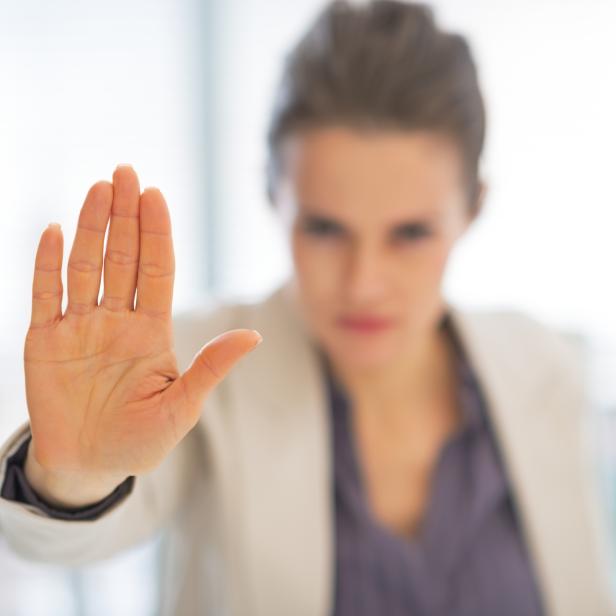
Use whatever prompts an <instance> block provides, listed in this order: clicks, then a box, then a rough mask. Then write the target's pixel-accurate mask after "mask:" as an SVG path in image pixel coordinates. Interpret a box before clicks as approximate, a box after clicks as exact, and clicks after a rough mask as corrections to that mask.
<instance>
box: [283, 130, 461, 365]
mask: <svg viewBox="0 0 616 616" xmlns="http://www.w3.org/2000/svg"><path fill="white" fill-rule="evenodd" d="M461 163H462V161H461V158H460V153H459V150H458V149H457V148H456V146H455V144H454V142H453V141H452V140H450V139H449V138H447V137H445V136H442V135H440V134H438V133H435V132H423V131H421V132H420V131H414V132H402V131H390V132H386V131H381V132H371V133H368V132H361V131H359V130H354V129H349V128H343V127H327V128H318V129H313V130H311V131H307V132H302V133H297V134H295V135H294V136H292V137H291V138H289V139H288V140H287V141H286V143H285V146H284V149H283V168H284V173H283V177H282V178H281V179H280V182H279V185H278V191H277V194H276V204H277V207H278V210H279V212H280V214H281V216H282V219H283V221H284V223H285V227H286V229H287V230H288V235H289V241H290V246H291V253H292V257H293V263H294V270H295V283H296V290H297V292H298V298H299V300H300V307H301V309H302V311H303V313H304V317H305V319H306V320H307V322H308V324H309V326H310V329H311V331H312V333H313V334H314V335H315V336H316V338H317V340H318V342H319V343H320V345H321V346H322V348H323V349H324V350H325V352H326V353H327V354H328V355H329V356H330V357H331V358H334V359H335V360H336V361H338V362H343V363H344V364H345V365H347V366H352V367H359V368H367V367H372V366H377V365H383V364H385V363H389V362H392V361H395V359H396V358H397V357H401V356H403V354H404V353H405V351H408V349H409V348H410V346H409V345H412V344H413V342H414V341H416V340H419V339H422V340H425V336H426V335H427V334H429V333H430V332H431V331H435V327H436V325H437V323H438V320H439V319H440V317H441V315H442V309H443V300H442V297H441V283H442V281H443V276H444V273H445V268H446V265H447V261H448V258H449V255H450V253H451V251H452V248H453V247H454V245H455V243H456V241H457V240H458V239H459V238H460V236H461V235H462V234H463V233H464V231H465V230H466V229H467V227H468V225H469V223H470V222H471V216H470V214H469V209H468V203H467V201H466V199H465V184H464V180H463V169H462V164H461Z"/></svg>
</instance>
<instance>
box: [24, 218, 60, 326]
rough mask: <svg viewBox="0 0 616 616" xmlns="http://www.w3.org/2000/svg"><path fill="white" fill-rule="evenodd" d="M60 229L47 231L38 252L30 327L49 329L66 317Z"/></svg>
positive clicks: (52, 227)
mask: <svg viewBox="0 0 616 616" xmlns="http://www.w3.org/2000/svg"><path fill="white" fill-rule="evenodd" d="M63 246H64V240H63V236H62V231H61V229H60V225H54V224H51V225H49V226H48V227H47V229H45V231H43V234H42V236H41V239H40V241H39V245H38V249H37V251H36V260H35V264H34V280H33V283H32V317H31V320H30V327H31V328H36V327H48V326H49V325H53V324H54V323H55V322H56V321H58V320H59V319H60V318H61V317H62V291H63V289H62V253H63Z"/></svg>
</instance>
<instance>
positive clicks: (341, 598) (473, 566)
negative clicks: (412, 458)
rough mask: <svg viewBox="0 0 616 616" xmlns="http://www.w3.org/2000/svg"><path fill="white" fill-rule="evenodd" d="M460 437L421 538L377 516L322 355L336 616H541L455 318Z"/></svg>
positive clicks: (443, 459)
mask: <svg viewBox="0 0 616 616" xmlns="http://www.w3.org/2000/svg"><path fill="white" fill-rule="evenodd" d="M441 327H442V328H444V329H445V331H446V333H447V335H448V339H449V340H450V342H451V344H452V345H453V349H454V353H455V355H454V356H455V358H456V367H457V375H458V391H459V396H460V401H461V406H462V409H463V422H462V426H461V428H460V429H459V430H458V432H457V433H455V434H454V435H453V436H452V437H451V438H450V439H449V440H448V441H447V442H446V444H445V445H444V446H443V448H442V450H441V452H440V455H439V458H438V461H437V465H436V468H435V472H434V475H433V482H432V486H431V492H430V496H429V502H428V506H427V512H426V515H425V519H424V521H423V524H422V527H421V529H420V531H419V534H418V536H416V537H415V538H413V540H406V539H404V538H402V537H399V536H397V535H395V534H394V533H393V532H391V531H389V529H387V528H386V527H384V526H383V525H382V524H380V523H379V522H378V521H377V520H376V518H375V517H374V516H373V515H372V513H371V511H370V507H369V504H368V501H367V497H366V490H365V486H364V484H363V479H362V472H361V469H360V468H359V464H358V459H357V455H356V450H355V443H354V437H353V434H352V431H351V429H350V424H349V408H348V407H349V402H348V400H347V399H346V397H345V393H344V391H343V390H342V389H341V387H340V385H339V384H338V383H336V382H335V381H334V380H333V377H332V373H331V370H330V368H329V365H328V361H327V360H326V359H325V356H324V355H321V359H322V363H323V366H324V371H325V374H326V376H327V380H328V384H329V392H330V408H331V414H332V422H333V430H332V447H333V453H334V460H335V464H334V469H333V492H334V494H333V498H334V501H335V517H336V532H335V537H336V566H335V571H336V582H335V586H334V588H335V597H334V605H333V608H332V615H333V616H374V615H377V614H378V615H380V614H387V616H496V615H498V616H539V615H540V614H542V612H543V611H542V607H541V598H540V596H539V590H538V587H537V584H536V581H535V577H534V573H533V568H532V564H531V562H530V561H529V556H528V553H527V551H526V548H525V545H524V538H523V536H522V533H521V531H520V527H519V526H518V522H517V516H516V511H515V502H514V499H513V495H512V493H511V490H510V487H509V483H508V481H507V476H506V473H505V470H504V468H503V463H502V461H501V459H500V457H499V455H498V448H497V444H496V441H495V439H494V435H493V434H492V431H491V430H490V426H489V422H488V414H487V412H486V404H485V401H484V398H483V396H482V394H481V389H480V387H479V384H478V382H477V380H476V379H475V377H474V375H473V372H472V370H471V367H470V364H469V362H468V360H467V358H466V356H465V354H464V352H463V348H462V345H461V343H460V340H459V338H458V337H457V335H456V332H455V330H454V327H453V323H452V321H451V318H450V316H449V314H445V316H444V317H443V319H442V321H441Z"/></svg>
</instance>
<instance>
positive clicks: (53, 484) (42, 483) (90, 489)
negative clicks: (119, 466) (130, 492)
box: [24, 441, 126, 508]
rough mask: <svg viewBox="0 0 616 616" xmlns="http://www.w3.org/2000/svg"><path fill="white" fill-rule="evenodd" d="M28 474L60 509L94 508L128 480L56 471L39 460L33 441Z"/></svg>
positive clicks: (38, 490)
mask: <svg viewBox="0 0 616 616" xmlns="http://www.w3.org/2000/svg"><path fill="white" fill-rule="evenodd" d="M24 473H25V475H26V478H27V480H28V483H29V484H30V486H31V487H32V489H33V490H34V491H35V492H36V493H37V494H38V496H39V497H40V498H42V499H43V500H44V501H45V502H46V503H48V504H49V505H52V506H54V507H59V508H77V507H85V506H88V505H93V504H95V503H97V502H99V501H100V500H102V499H104V498H105V497H107V496H108V495H109V494H111V492H113V491H114V490H115V488H116V487H117V486H118V485H120V484H121V483H122V482H123V481H124V480H125V479H126V477H122V476H117V475H104V476H101V475H99V476H93V475H91V474H87V473H80V472H55V471H50V470H48V469H46V468H44V467H43V466H42V465H41V464H40V463H39V462H38V461H37V459H36V455H35V452H34V448H33V445H32V441H30V444H29V445H28V451H27V455H26V460H25V462H24Z"/></svg>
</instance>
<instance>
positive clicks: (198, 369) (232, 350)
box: [168, 329, 263, 425]
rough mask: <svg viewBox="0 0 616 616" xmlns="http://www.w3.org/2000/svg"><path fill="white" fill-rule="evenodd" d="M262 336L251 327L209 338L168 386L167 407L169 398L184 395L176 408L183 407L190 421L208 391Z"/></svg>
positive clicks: (176, 399) (192, 419) (172, 406)
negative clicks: (180, 374)
mask: <svg viewBox="0 0 616 616" xmlns="http://www.w3.org/2000/svg"><path fill="white" fill-rule="evenodd" d="M262 339H263V338H262V337H261V334H259V332H257V331H256V330H254V329H231V330H229V331H227V332H224V333H223V334H220V335H218V336H216V337H215V338H213V339H212V340H210V341H209V342H208V343H207V344H206V345H205V346H203V347H202V348H201V350H200V351H199V352H198V353H197V354H196V355H195V357H194V359H193V360H192V363H191V364H190V366H189V367H188V369H187V370H186V372H184V374H183V375H182V376H181V377H179V378H178V379H176V381H175V383H173V385H172V386H171V387H170V388H169V390H168V391H169V396H170V397H171V400H170V402H171V403H172V404H171V408H174V407H176V404H173V402H175V401H177V402H179V400H178V398H184V401H183V402H184V405H180V408H181V407H182V406H184V407H185V410H184V412H186V413H188V415H189V416H190V417H189V418H187V419H189V420H190V421H189V422H190V424H191V425H192V424H193V423H194V415H195V414H196V413H198V412H199V410H200V409H201V406H202V405H203V402H204V401H205V399H206V398H207V395H208V394H209V393H210V391H212V389H214V387H216V385H218V383H220V381H222V380H223V379H224V378H225V376H226V375H227V373H228V372H229V371H230V370H231V368H232V367H233V366H234V365H235V364H236V363H237V361H238V360H240V359H241V358H242V357H243V356H244V355H247V354H248V353H249V352H250V351H252V350H253V349H254V348H255V347H256V346H257V345H258V344H259V343H260V342H261V340H262ZM174 398H175V400H173V399H174ZM180 412H181V411H180Z"/></svg>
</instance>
